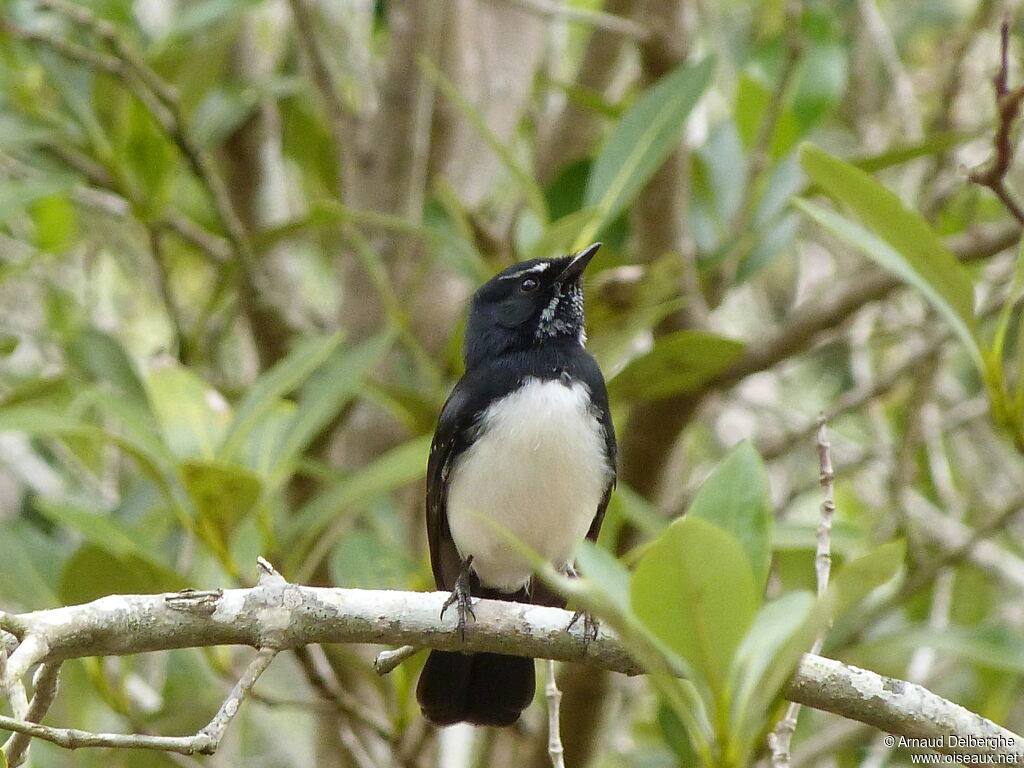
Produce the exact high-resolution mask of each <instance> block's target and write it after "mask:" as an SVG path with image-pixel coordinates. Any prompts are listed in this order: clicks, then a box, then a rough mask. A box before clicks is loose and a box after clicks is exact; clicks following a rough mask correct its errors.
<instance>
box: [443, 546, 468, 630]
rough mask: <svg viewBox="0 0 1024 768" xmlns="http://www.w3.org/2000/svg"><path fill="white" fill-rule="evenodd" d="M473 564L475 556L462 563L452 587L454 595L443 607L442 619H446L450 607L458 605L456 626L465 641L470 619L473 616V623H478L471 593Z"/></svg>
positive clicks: (452, 594)
mask: <svg viewBox="0 0 1024 768" xmlns="http://www.w3.org/2000/svg"><path fill="white" fill-rule="evenodd" d="M472 564H473V556H472V555H470V556H469V558H467V559H466V560H465V561H463V563H462V569H461V570H460V571H459V577H458V578H457V579H456V580H455V584H454V586H453V587H452V593H451V594H450V595H449V596H448V599H447V600H445V601H444V605H442V606H441V618H442V619H443V618H444V612H445V611H447V610H448V608H449V606H451V605H453V604H454V605H456V606H457V610H458V612H459V619H458V622H457V624H456V626H457V628H458V630H459V637H461V638H462V639H463V640H465V639H466V624H467V623H468V617H469V616H472V617H473V621H476V613H474V612H473V597H472V595H470V591H469V574H470V566H471V565H472Z"/></svg>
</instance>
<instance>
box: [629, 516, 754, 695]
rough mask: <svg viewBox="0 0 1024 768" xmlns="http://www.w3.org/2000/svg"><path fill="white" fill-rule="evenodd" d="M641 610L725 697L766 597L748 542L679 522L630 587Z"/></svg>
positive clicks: (694, 521)
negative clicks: (743, 543) (757, 582)
mask: <svg viewBox="0 0 1024 768" xmlns="http://www.w3.org/2000/svg"><path fill="white" fill-rule="evenodd" d="M630 596H631V598H632V603H633V611H634V613H635V614H636V616H637V617H638V618H639V619H640V621H641V622H643V624H645V625H646V626H647V628H648V629H649V630H650V631H651V633H652V634H653V635H654V636H655V637H657V638H658V640H660V641H661V642H662V643H664V644H665V646H666V647H668V648H669V649H671V650H672V651H673V652H675V653H677V654H678V655H679V656H681V657H682V658H683V659H684V660H685V661H687V662H688V663H689V665H690V666H691V667H692V669H693V670H694V671H695V672H696V673H697V674H698V675H700V676H701V677H702V678H703V679H704V680H706V681H707V683H708V684H709V685H710V686H711V689H712V691H714V692H716V699H718V700H719V701H721V700H722V698H721V696H722V694H723V693H724V689H725V687H726V684H727V679H728V671H729V667H730V666H731V664H732V659H733V656H734V655H735V652H736V649H737V647H738V646H739V644H740V642H741V641H742V639H743V636H744V635H745V634H746V633H747V630H748V629H749V628H750V625H751V624H752V622H753V621H754V615H755V613H756V611H757V604H758V595H757V591H756V589H755V587H754V577H753V574H752V573H751V570H750V565H749V563H748V561H747V557H746V555H745V554H744V552H743V548H742V547H741V546H740V543H739V542H738V541H736V539H735V538H734V537H733V536H731V535H730V534H729V533H727V532H726V531H724V530H722V529H721V528H718V527H717V526H715V525H712V524H711V523H709V522H707V521H705V520H701V519H699V518H689V517H686V518H683V519H681V520H677V521H676V522H674V523H672V525H670V526H669V527H668V528H667V529H666V531H665V532H664V533H663V534H662V535H661V536H659V537H658V538H657V539H656V540H655V541H654V542H653V543H652V544H651V546H650V547H649V548H648V550H647V551H646V552H645V553H644V556H643V557H642V558H641V559H640V562H639V563H638V564H637V567H636V571H635V573H634V574H633V579H632V583H631V585H630Z"/></svg>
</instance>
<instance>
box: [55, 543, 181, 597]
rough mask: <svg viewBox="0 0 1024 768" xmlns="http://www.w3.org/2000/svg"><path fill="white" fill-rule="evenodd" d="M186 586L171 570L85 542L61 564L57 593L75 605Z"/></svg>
mask: <svg viewBox="0 0 1024 768" xmlns="http://www.w3.org/2000/svg"><path fill="white" fill-rule="evenodd" d="M185 586H186V584H185V580H184V579H182V578H181V577H180V576H178V575H177V574H176V573H174V571H171V570H169V569H165V568H158V567H156V566H154V565H153V564H152V563H149V562H147V561H146V560H144V559H142V558H140V557H137V556H136V555H132V554H126V555H120V556H118V555H114V554H113V553H111V552H109V551H108V550H106V549H103V548H101V547H97V546H96V545H94V544H85V545H83V546H82V547H80V548H79V549H78V551H77V552H75V553H74V554H73V555H71V557H69V558H68V560H67V562H65V563H64V568H63V569H62V571H61V579H60V589H59V593H58V594H59V596H60V600H61V603H62V604H64V605H76V604H80V603H88V602H90V601H92V600H97V599H99V598H101V597H106V596H107V595H123V594H152V593H158V592H176V591H177V590H179V589H183V588H184V587H185Z"/></svg>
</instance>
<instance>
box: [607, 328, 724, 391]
mask: <svg viewBox="0 0 1024 768" xmlns="http://www.w3.org/2000/svg"><path fill="white" fill-rule="evenodd" d="M743 349H744V345H743V343H742V342H739V341H734V340H733V339H727V338H725V337H724V336H718V335H717V334H714V333H711V332H709V331H698V330H687V331H676V332H675V333H670V334H666V335H665V336H661V337H659V338H658V339H657V340H656V341H655V342H654V348H653V349H652V350H651V351H650V352H647V353H646V354H644V355H641V356H640V357H638V358H636V359H635V360H633V361H631V362H630V363H629V365H627V366H626V367H625V368H623V369H622V371H620V372H619V373H618V374H617V375H616V376H615V377H613V378H612V379H611V381H609V382H608V391H609V394H610V395H611V398H612V400H614V401H621V400H648V399H652V400H653V399H657V398H662V397H669V396H671V395H679V394H683V393H686V392H692V391H693V390H695V389H698V388H699V387H700V386H701V385H702V384H704V383H705V382H708V381H710V380H712V379H713V378H714V377H715V376H717V375H718V374H720V373H722V372H723V371H725V369H726V368H728V367H729V366H730V365H732V364H733V363H734V362H735V361H736V360H737V359H739V356H740V355H741V354H742V353H743Z"/></svg>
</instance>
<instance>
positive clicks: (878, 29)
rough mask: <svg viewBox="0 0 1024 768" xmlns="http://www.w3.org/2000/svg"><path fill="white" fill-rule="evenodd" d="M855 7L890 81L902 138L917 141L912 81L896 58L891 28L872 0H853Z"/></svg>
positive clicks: (918, 122) (918, 128) (918, 121)
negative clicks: (855, 1)
mask: <svg viewBox="0 0 1024 768" xmlns="http://www.w3.org/2000/svg"><path fill="white" fill-rule="evenodd" d="M857 8H858V10H859V11H860V17H861V19H862V20H863V21H864V29H865V30H866V31H867V34H868V36H869V37H870V38H871V41H872V43H874V46H875V50H876V51H877V52H878V58H879V59H880V60H881V62H882V66H883V67H884V68H885V71H886V74H887V75H888V76H889V80H890V82H891V83H892V88H893V93H894V95H895V97H896V108H897V112H898V113H899V116H900V123H901V124H902V125H901V128H902V132H903V138H904V139H910V140H911V141H919V140H920V139H921V137H922V136H923V135H924V132H923V130H922V127H921V115H920V111H919V110H918V108H917V100H916V99H915V97H914V83H913V81H912V80H911V79H910V75H909V74H908V73H907V68H906V67H904V66H903V62H902V61H900V54H899V51H898V50H896V41H895V40H893V37H892V31H891V30H890V29H889V27H888V25H887V24H886V23H885V19H884V18H883V17H882V13H881V11H879V9H878V6H877V5H876V4H875V0H857Z"/></svg>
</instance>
